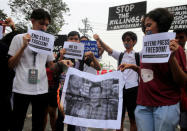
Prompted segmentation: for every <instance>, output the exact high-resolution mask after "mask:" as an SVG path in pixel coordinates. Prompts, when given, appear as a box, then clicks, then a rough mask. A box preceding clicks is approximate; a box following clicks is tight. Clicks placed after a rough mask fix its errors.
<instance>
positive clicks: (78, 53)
mask: <svg viewBox="0 0 187 131" xmlns="http://www.w3.org/2000/svg"><path fill="white" fill-rule="evenodd" d="M63 48H65V49H66V54H65V55H64V57H67V58H73V59H79V60H82V59H83V55H84V44H82V43H76V42H69V41H66V42H64V47H63Z"/></svg>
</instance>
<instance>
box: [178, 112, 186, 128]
mask: <svg viewBox="0 0 187 131" xmlns="http://www.w3.org/2000/svg"><path fill="white" fill-rule="evenodd" d="M179 125H180V127H181V128H183V129H187V112H181V114H180V122H179Z"/></svg>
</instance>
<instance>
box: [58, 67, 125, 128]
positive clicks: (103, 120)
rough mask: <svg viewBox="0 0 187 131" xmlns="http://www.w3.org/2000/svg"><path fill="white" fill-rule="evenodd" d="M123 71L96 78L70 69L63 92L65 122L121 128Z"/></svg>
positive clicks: (62, 102) (62, 101)
mask: <svg viewBox="0 0 187 131" xmlns="http://www.w3.org/2000/svg"><path fill="white" fill-rule="evenodd" d="M122 75H123V74H122V73H121V72H120V71H114V72H110V73H107V74H104V75H93V74H90V73H86V72H82V71H79V70H77V69H75V68H69V69H68V72H67V74H66V79H65V83H64V87H63V91H62V98H61V104H63V107H64V109H65V110H64V111H65V119H64V123H66V124H71V125H76V126H81V127H92V128H108V129H120V126H121V115H122V102H123V94H122V92H123V86H124V81H123V79H122V78H123V77H122Z"/></svg>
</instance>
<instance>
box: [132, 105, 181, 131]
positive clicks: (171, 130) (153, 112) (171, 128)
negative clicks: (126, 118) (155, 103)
mask: <svg viewBox="0 0 187 131" xmlns="http://www.w3.org/2000/svg"><path fill="white" fill-rule="evenodd" d="M179 116H180V109H179V103H177V104H175V105H170V106H159V107H150V106H141V105H137V106H136V109H135V119H136V125H137V129H138V131H175V128H176V126H177V124H178V123H179Z"/></svg>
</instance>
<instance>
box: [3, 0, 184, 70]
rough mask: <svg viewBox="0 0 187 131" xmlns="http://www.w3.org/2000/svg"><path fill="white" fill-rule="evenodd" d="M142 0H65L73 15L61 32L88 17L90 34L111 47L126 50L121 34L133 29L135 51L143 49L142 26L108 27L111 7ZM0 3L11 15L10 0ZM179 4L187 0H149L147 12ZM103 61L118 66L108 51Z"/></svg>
mask: <svg viewBox="0 0 187 131" xmlns="http://www.w3.org/2000/svg"><path fill="white" fill-rule="evenodd" d="M141 1H142V0H64V2H66V3H67V5H68V7H69V8H70V12H69V14H71V15H70V16H67V15H66V16H65V21H66V23H67V24H66V25H64V26H63V27H62V31H61V32H60V34H67V33H68V32H70V31H72V30H76V31H78V28H83V24H82V21H81V20H82V19H84V18H86V17H87V18H88V20H89V22H90V23H89V24H90V25H91V26H92V27H93V33H92V32H90V33H89V35H90V36H93V34H94V33H97V34H99V35H100V37H101V38H102V39H103V41H105V42H106V43H107V44H108V45H109V46H110V47H111V48H113V49H115V50H118V51H124V47H123V44H122V41H121V36H122V34H123V33H124V32H126V31H130V30H131V31H133V32H135V33H136V34H137V35H138V42H137V44H136V46H135V47H134V49H135V51H140V50H141V49H142V38H143V33H142V31H141V29H140V28H136V29H128V30H126V29H123V30H117V31H107V30H106V28H107V22H108V13H109V7H113V6H119V5H125V4H130V3H136V2H141ZM143 1H145V0H143ZM0 3H1V6H0V9H4V11H5V12H6V13H8V14H9V15H10V8H9V7H8V6H7V3H8V0H6V1H5V0H0ZM178 5H187V0H147V12H149V11H150V10H152V9H154V8H158V7H170V6H178ZM103 61H104V62H105V63H107V64H109V63H110V64H112V65H113V66H114V67H116V61H115V60H114V59H112V58H111V57H108V56H107V53H105V54H104V56H103Z"/></svg>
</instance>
